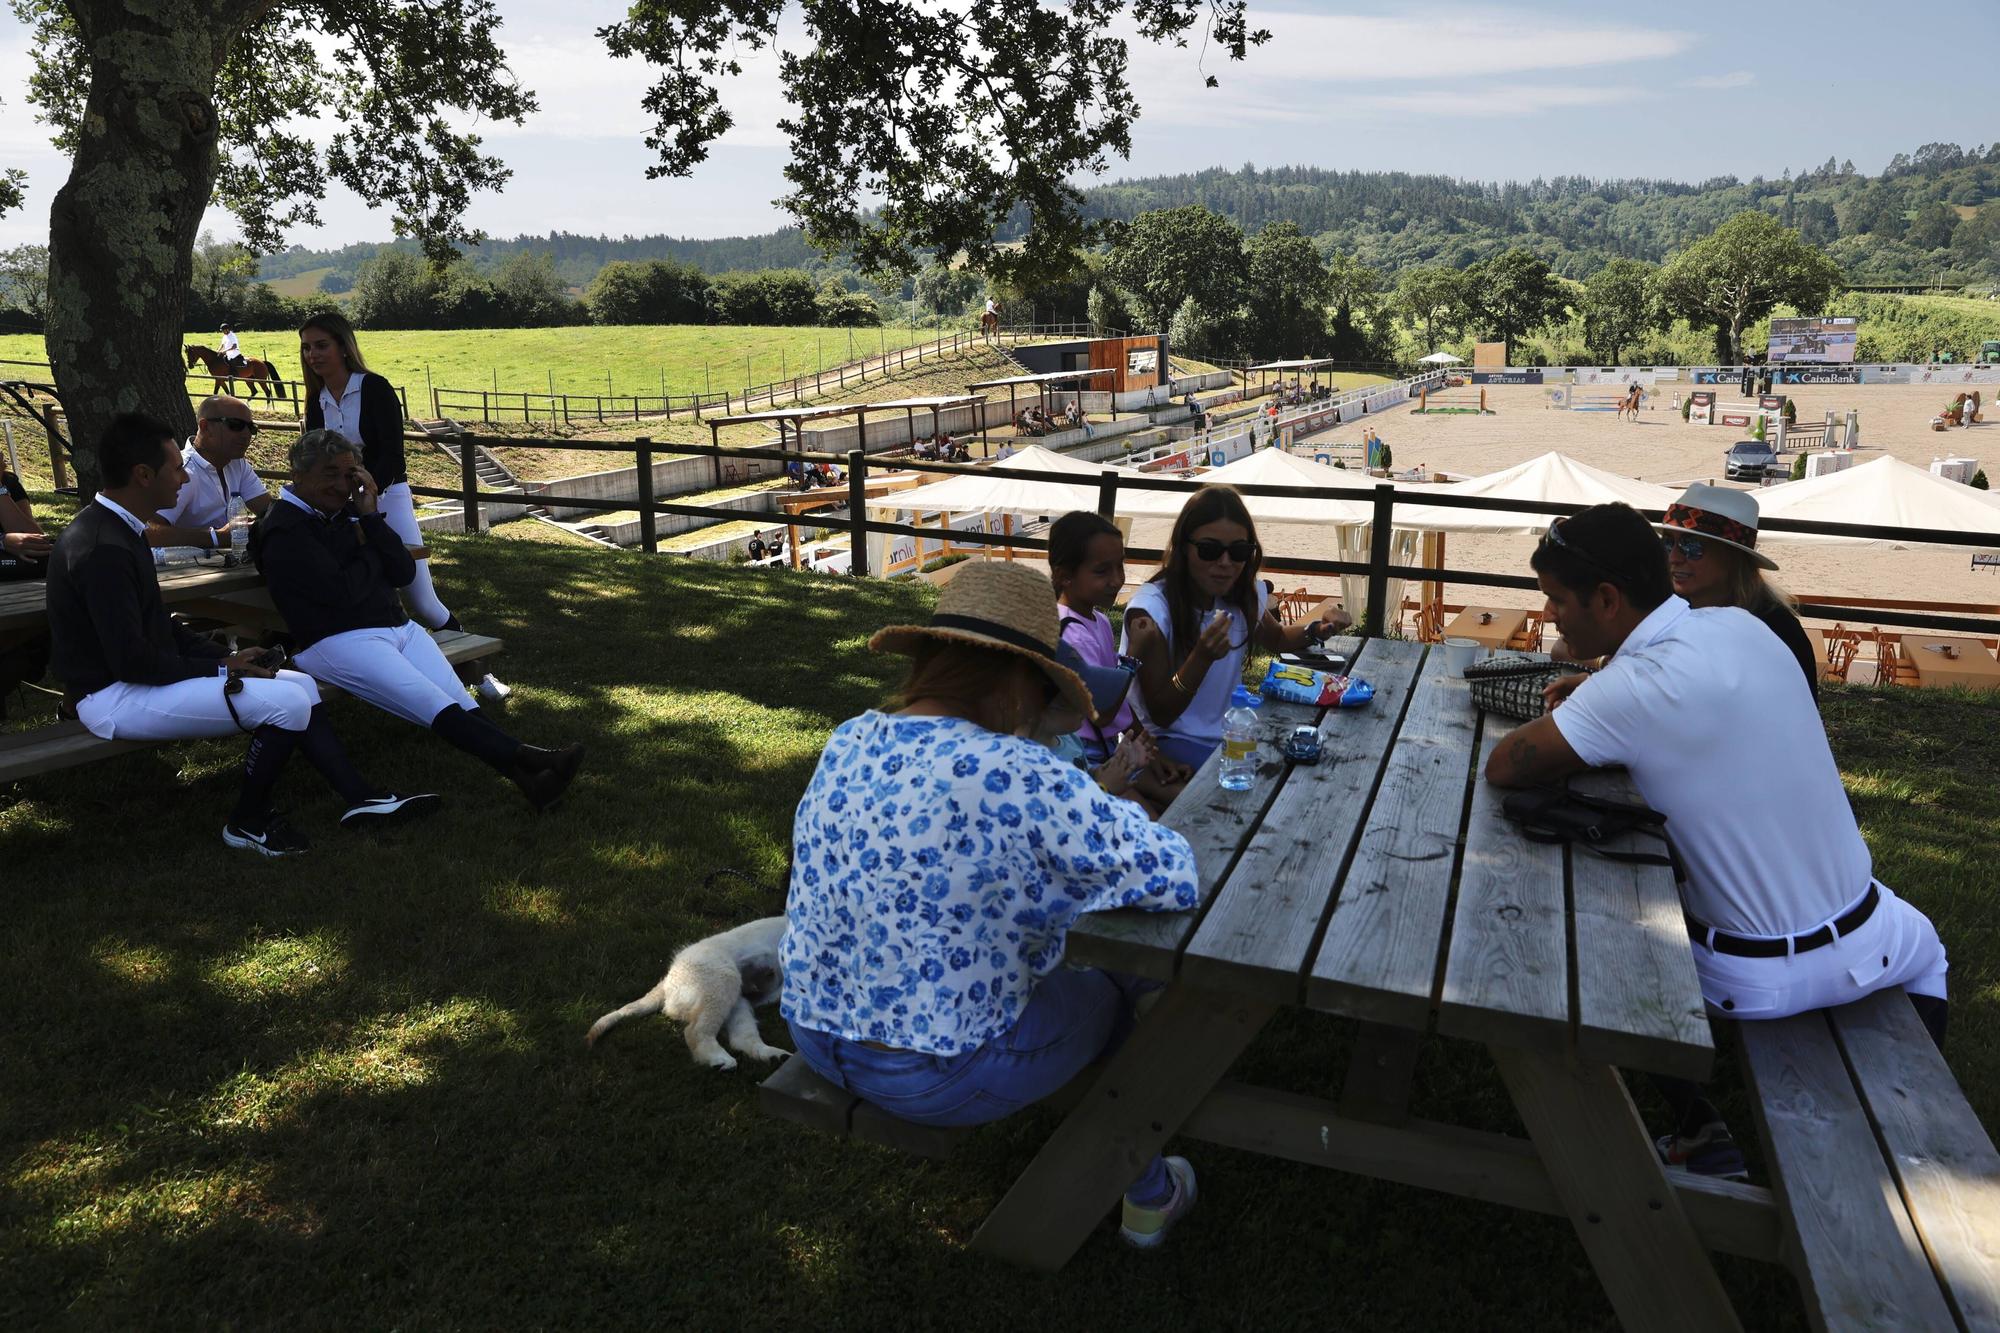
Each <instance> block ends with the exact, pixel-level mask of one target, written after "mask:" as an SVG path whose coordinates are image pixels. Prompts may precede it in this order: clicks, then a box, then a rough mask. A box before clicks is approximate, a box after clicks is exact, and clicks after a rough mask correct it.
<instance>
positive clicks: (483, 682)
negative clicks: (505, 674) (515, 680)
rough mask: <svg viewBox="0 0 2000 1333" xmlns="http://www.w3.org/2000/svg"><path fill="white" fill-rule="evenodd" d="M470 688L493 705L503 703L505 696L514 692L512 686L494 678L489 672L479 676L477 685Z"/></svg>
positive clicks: (505, 699)
mask: <svg viewBox="0 0 2000 1333" xmlns="http://www.w3.org/2000/svg"><path fill="white" fill-rule="evenodd" d="M472 688H473V690H474V692H475V693H477V694H478V695H479V697H480V698H482V699H484V700H486V702H488V703H493V704H497V703H505V702H506V701H507V696H508V695H510V694H512V693H513V692H514V688H513V686H511V685H509V684H507V683H506V682H505V681H503V680H501V679H500V678H499V677H497V676H495V675H494V674H493V673H492V672H491V671H489V672H487V673H486V674H485V675H483V676H481V677H480V678H479V683H478V684H477V685H475V686H473V687H472Z"/></svg>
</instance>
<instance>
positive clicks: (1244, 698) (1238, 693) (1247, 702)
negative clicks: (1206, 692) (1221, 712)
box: [1229, 685, 1264, 708]
mask: <svg viewBox="0 0 2000 1333" xmlns="http://www.w3.org/2000/svg"><path fill="white" fill-rule="evenodd" d="M1263 702H1264V701H1263V700H1262V699H1259V698H1258V697H1257V696H1256V695H1254V694H1252V693H1250V687H1249V686H1247V685H1238V686H1237V687H1236V689H1235V690H1234V691H1233V692H1232V693H1231V694H1230V696H1229V706H1230V707H1231V708H1256V707H1258V706H1260V705H1261V704H1262V703H1263Z"/></svg>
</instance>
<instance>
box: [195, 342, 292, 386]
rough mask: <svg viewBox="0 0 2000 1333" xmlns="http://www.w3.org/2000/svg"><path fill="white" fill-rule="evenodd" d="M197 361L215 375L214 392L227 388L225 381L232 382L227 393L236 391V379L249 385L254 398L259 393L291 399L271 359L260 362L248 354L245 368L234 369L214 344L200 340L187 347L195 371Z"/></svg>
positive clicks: (229, 383) (244, 362) (244, 364)
mask: <svg viewBox="0 0 2000 1333" xmlns="http://www.w3.org/2000/svg"><path fill="white" fill-rule="evenodd" d="M197 361H199V362H201V364H202V368H203V369H205V370H206V371H207V372H208V373H209V374H210V375H212V376H214V377H215V391H216V392H217V393H222V392H223V391H224V390H223V387H222V386H223V385H224V384H225V383H227V384H228V385H229V389H228V392H230V393H235V392H236V381H237V380H239V379H240V380H242V381H244V382H245V383H246V384H248V385H249V386H250V396H251V397H252V398H255V397H257V396H258V395H259V394H264V395H267V396H269V397H271V398H283V399H289V398H290V397H291V393H290V391H289V390H287V389H286V388H285V382H284V381H283V380H281V379H279V378H278V370H277V367H275V366H273V365H272V364H271V363H270V362H268V361H259V360H257V359H256V358H255V357H245V358H244V360H243V369H241V370H234V369H232V368H231V367H230V365H229V363H228V362H226V361H224V360H223V359H222V353H220V352H218V351H216V350H215V349H214V348H212V347H203V346H202V345H201V344H200V343H195V344H193V345H192V346H190V347H189V348H188V349H187V363H188V369H189V370H193V369H194V363H195V362H197Z"/></svg>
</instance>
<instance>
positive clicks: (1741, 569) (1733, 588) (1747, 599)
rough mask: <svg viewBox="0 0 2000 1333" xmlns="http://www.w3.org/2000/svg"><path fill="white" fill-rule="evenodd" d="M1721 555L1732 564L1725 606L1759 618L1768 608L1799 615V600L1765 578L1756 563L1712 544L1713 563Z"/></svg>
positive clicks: (1714, 543)
mask: <svg viewBox="0 0 2000 1333" xmlns="http://www.w3.org/2000/svg"><path fill="white" fill-rule="evenodd" d="M1718 553H1721V554H1722V555H1723V556H1724V557H1725V558H1726V559H1727V560H1728V561H1729V581H1728V583H1727V584H1725V585H1724V586H1725V587H1726V588H1727V589H1728V590H1729V596H1728V600H1727V601H1725V602H1724V603H1723V605H1724V606H1740V607H1742V608H1743V609H1744V610H1745V611H1748V612H1749V613H1750V614H1752V615H1756V614H1757V613H1758V612H1760V611H1762V610H1763V609H1764V608H1765V607H1767V606H1775V607H1779V608H1782V609H1783V610H1785V611H1788V612H1790V613H1791V614H1792V615H1793V616H1794V617H1796V616H1797V615H1798V613H1799V612H1798V605H1799V604H1798V599H1797V598H1795V597H1793V596H1792V595H1791V594H1790V593H1788V592H1786V591H1785V590H1784V589H1783V588H1780V587H1779V586H1778V585H1777V584H1775V583H1773V582H1771V581H1770V580H1769V579H1767V578H1765V577H1764V571H1763V570H1761V569H1759V568H1757V562H1756V561H1754V560H1752V559H1751V558H1750V557H1749V556H1747V555H1745V554H1743V552H1741V551H1738V550H1736V549H1735V548H1734V547H1729V546H1723V545H1722V544H1721V543H1719V542H1710V543H1709V546H1708V555H1709V558H1710V559H1711V560H1712V559H1714V558H1715V556H1716V555H1717V554H1718Z"/></svg>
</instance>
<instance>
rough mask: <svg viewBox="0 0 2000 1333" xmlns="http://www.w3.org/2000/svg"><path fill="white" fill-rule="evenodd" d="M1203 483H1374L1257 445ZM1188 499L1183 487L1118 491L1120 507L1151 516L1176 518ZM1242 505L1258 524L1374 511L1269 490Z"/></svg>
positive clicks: (1347, 518)
mask: <svg viewBox="0 0 2000 1333" xmlns="http://www.w3.org/2000/svg"><path fill="white" fill-rule="evenodd" d="M1199 480H1200V481H1202V482H1203V483H1204V484H1212V485H1217V486H1319V487H1331V488H1337V489H1340V490H1350V491H1357V492H1360V493H1361V494H1362V496H1365V495H1367V494H1368V493H1369V492H1371V491H1372V490H1373V488H1374V486H1375V481H1374V479H1373V478H1371V477H1369V476H1368V475H1367V474H1366V473H1363V472H1349V471H1347V470H1345V469H1343V468H1337V467H1328V466H1327V465H1326V464H1324V463H1315V462H1313V461H1312V460H1310V459H1306V458H1300V457H1298V456H1296V455H1294V454H1289V453H1286V452H1285V451H1284V450H1283V449H1259V450H1257V451H1256V452H1255V453H1252V454H1250V455H1248V456H1247V457H1244V458H1239V459H1237V460H1236V461H1235V462H1233V463H1226V464H1224V465H1223V466H1221V467H1219V468H1214V469H1212V470H1210V471H1208V472H1204V473H1202V474H1201V476H1200V478H1199ZM1186 503H1187V493H1185V492H1181V491H1141V490H1129V491H1128V490H1123V489H1121V490H1120V491H1119V492H1118V512H1119V513H1121V514H1132V515H1135V516H1143V517H1149V518H1174V517H1176V516H1178V515H1179V514H1180V512H1181V506H1182V505H1185V504H1186ZM1243 503H1244V505H1245V506H1246V507H1247V508H1248V509H1249V510H1250V515H1251V517H1253V518H1255V519H1256V520H1257V521H1258V522H1259V523H1366V522H1367V521H1368V519H1369V517H1370V516H1371V515H1372V514H1373V512H1374V510H1373V507H1372V506H1371V504H1370V502H1369V500H1367V499H1365V498H1360V497H1357V498H1356V499H1354V500H1337V499H1332V498H1327V499H1288V498H1285V497H1283V496H1273V495H1246V496H1244V497H1243Z"/></svg>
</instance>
